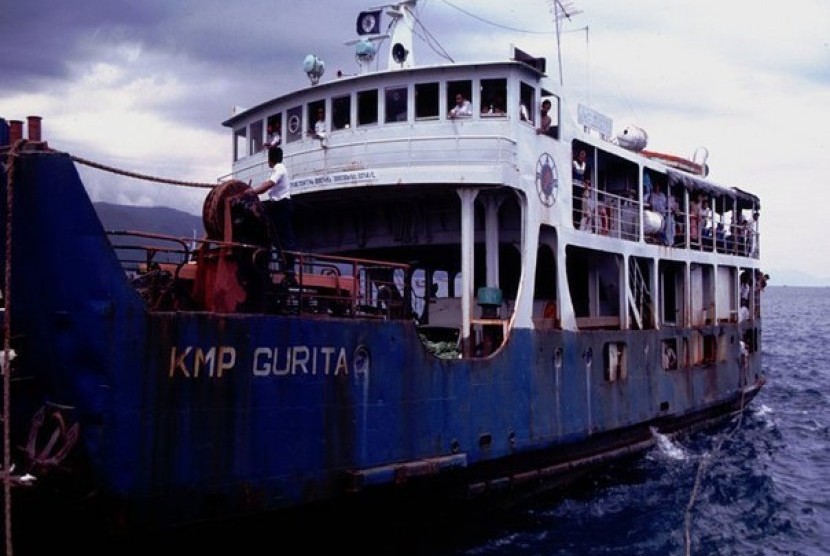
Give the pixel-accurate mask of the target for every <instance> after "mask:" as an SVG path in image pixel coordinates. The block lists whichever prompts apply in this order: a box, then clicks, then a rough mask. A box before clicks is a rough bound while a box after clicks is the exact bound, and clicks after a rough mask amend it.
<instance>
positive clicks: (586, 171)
mask: <svg viewBox="0 0 830 556" xmlns="http://www.w3.org/2000/svg"><path fill="white" fill-rule="evenodd" d="M573 180H574V197H573V199H574V225H575V226H576V227H577V228H578V229H579V230H583V231H587V232H590V233H595V234H602V235H609V236H611V237H621V238H623V239H628V240H632V241H636V240H638V239H639V219H640V210H639V203H638V201H637V193H636V191H631V190H629V191H628V192H627V193H626V194H625V195H615V194H612V193H609V192H606V191H600V190H596V189H595V188H594V187H593V184H592V181H593V180H592V175H591V168H590V165H589V164H588V162H587V153H586V151H585V150H579V151H578V152H577V154H576V156H575V157H574V159H573ZM682 207H683V203H682V202H681V199H680V197H678V196H677V195H675V194H669V195H667V194H666V193H665V192H664V191H663V187H662V186H661V184H660V183H657V182H654V183H653V182H652V179H651V176H650V175H649V173H648V172H646V173H644V175H643V208H644V209H645V213H644V214H645V220H646V223H645V239H646V242H648V243H658V244H663V245H667V246H673V247H685V246H686V234H685V229H686V214H685V212H684V211H683V209H682ZM716 219H719V220H720V221H717V222H716V221H715V220H716ZM723 220H724V217H723V215H721V214H718V213H714V212H713V211H712V209H711V207H710V206H709V198H708V197H707V196H706V194H705V193H704V192H703V191H695V192H692V194H691V195H690V203H689V219H688V229H689V237H688V241H689V247H691V248H695V249H704V250H710V251H711V250H717V251H719V252H723V253H732V254H738V255H749V256H756V255H757V231H756V222H757V212H754V213H753V217H752V219H749V218H746V217H745V216H744V214H743V213H742V212H741V211H738V213H737V217H736V218H735V220H734V222H732V223H731V224H724V222H723Z"/></svg>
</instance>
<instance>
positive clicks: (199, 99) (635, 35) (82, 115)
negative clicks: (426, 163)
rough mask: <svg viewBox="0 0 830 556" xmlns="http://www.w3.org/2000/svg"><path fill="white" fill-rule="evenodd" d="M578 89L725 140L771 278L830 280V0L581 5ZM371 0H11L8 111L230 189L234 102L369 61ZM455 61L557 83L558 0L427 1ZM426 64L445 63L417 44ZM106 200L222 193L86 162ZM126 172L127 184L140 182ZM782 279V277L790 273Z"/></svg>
mask: <svg viewBox="0 0 830 556" xmlns="http://www.w3.org/2000/svg"><path fill="white" fill-rule="evenodd" d="M564 4H565V5H566V6H569V7H570V8H571V9H570V11H571V17H570V18H569V19H566V20H564V21H563V23H562V27H561V31H562V32H561V34H560V40H559V46H560V48H559V50H560V51H561V55H562V56H561V59H562V75H563V82H564V89H565V95H566V96H567V97H568V98H570V99H571V102H574V104H575V102H576V101H579V102H582V103H584V104H590V105H591V106H592V107H593V108H594V109H596V110H598V111H600V112H602V113H603V114H606V115H608V116H609V117H611V118H612V119H613V121H614V130H615V132H617V131H619V130H621V129H622V128H624V127H625V126H626V125H636V126H639V127H641V128H643V129H645V130H646V131H647V133H648V137H649V143H648V146H647V148H648V149H649V150H656V151H662V152H670V153H674V154H678V155H685V156H689V157H691V156H692V154H693V153H694V151H695V150H696V149H697V148H698V147H701V146H702V147H705V148H706V149H707V150H708V152H709V158H708V163H709V166H710V168H711V172H710V175H709V177H710V178H711V179H712V180H714V181H716V182H717V183H720V184H722V185H730V186H736V187H740V188H741V189H744V190H747V191H750V192H752V193H755V194H757V195H758V196H760V198H761V203H762V211H761V255H762V261H763V264H764V266H765V269H768V272H769V273H770V274H771V276H772V280H771V282H770V283H771V284H772V285H828V286H830V248H828V247H830V239H828V233H827V232H826V231H825V228H827V226H826V225H825V221H824V216H825V215H829V214H830V187H828V185H830V184H828V176H830V2H827V1H826V0H789V1H788V2H772V1H770V0H752V1H749V0H727V1H723V0H718V1H715V0H694V1H693V0H636V1H629V2H611V1H608V0H605V1H602V0H568V1H565V2H564ZM379 5H380V4H376V3H370V2H366V1H356V0H338V1H336V2H335V1H331V2H304V3H303V2H289V1H286V0H271V1H265V0H237V1H235V2H224V1H222V2H220V1H216V0H198V1H197V0H177V1H176V2H171V1H169V0H141V1H140V2H136V1H130V2H126V1H122V0H74V1H73V2H54V1H52V0H49V1H47V0H27V1H25V2H11V1H10V0H6V1H4V2H3V4H2V7H0V46H1V47H2V52H3V53H4V54H3V57H2V61H0V117H3V118H5V119H6V120H24V121H25V119H26V117H27V116H29V115H39V116H41V117H42V118H43V121H42V128H43V138H44V139H45V140H47V141H48V142H49V145H50V146H51V147H52V148H55V149H58V150H62V151H66V152H69V153H71V154H73V155H75V156H78V157H81V158H85V159H89V160H93V161H95V162H99V163H101V164H105V165H108V166H114V167H117V168H121V169H124V170H128V171H131V172H136V173H140V174H146V175H150V176H157V177H162V178H168V179H174V180H182V181H194V182H207V183H215V182H216V180H217V179H218V178H219V177H221V176H225V175H227V174H228V173H229V171H230V167H231V146H232V141H231V131H230V130H229V129H227V128H224V127H222V125H221V122H223V121H225V120H226V119H227V118H228V117H230V116H231V115H232V113H233V110H234V107H235V106H237V107H251V106H255V105H257V104H260V103H262V102H264V101H266V100H268V99H270V98H273V97H274V96H277V95H281V94H284V93H286V92H288V91H290V90H291V89H293V88H296V87H301V86H306V85H307V84H308V80H307V77H306V75H305V74H304V72H303V71H302V62H303V59H304V58H305V56H306V55H308V54H315V55H317V56H318V57H319V58H321V59H323V61H324V62H325V64H326V73H325V74H324V75H323V78H322V80H323V81H325V80H328V79H335V78H336V77H335V75H336V72H337V70H341V71H343V72H344V73H355V72H356V71H357V65H356V63H355V60H354V55H353V47H351V46H346V44H345V43H346V42H348V41H350V40H353V39H354V38H355V37H356V31H355V22H356V18H357V14H358V13H359V12H360V11H362V10H366V9H369V8H372V7H375V6H379ZM418 18H419V21H420V22H421V23H422V24H423V25H424V27H425V28H426V29H427V30H428V31H429V34H430V35H431V36H432V37H433V38H434V39H435V41H437V43H438V44H440V46H441V47H442V48H443V50H444V51H446V53H448V54H449V56H450V57H451V58H452V59H453V60H455V61H456V62H469V61H492V60H505V59H507V58H508V57H509V54H510V49H511V45H515V46H517V47H519V48H521V49H522V50H524V51H526V52H529V53H530V54H532V55H535V56H545V57H546V58H547V59H548V66H547V67H548V73H549V75H551V76H552V77H554V78H558V74H559V70H558V65H557V62H556V60H557V41H556V34H555V25H554V22H553V15H552V4H551V0H511V1H509V2H506V1H504V0H490V1H487V0H420V1H419V2H418ZM414 50H415V60H416V63H418V64H419V65H424V64H434V63H439V62H442V61H444V60H443V59H442V58H441V57H440V56H439V55H438V54H437V53H436V52H434V51H433V50H432V49H430V48H429V45H428V44H427V43H426V42H424V41H422V40H418V39H416V43H415V48H414ZM79 171H81V173H82V176H83V177H84V180H85V182H86V185H87V189H88V191H89V193H90V196H91V197H92V198H93V200H94V201H106V202H114V203H122V204H134V205H165V206H172V207H174V208H180V209H182V210H187V211H189V212H192V213H194V214H200V213H201V207H202V203H203V201H204V197H205V195H206V190H202V189H194V188H171V187H169V186H163V185H148V184H144V183H142V182H139V181H137V180H131V179H129V178H122V177H115V176H113V175H111V174H106V173H102V172H100V171H93V170H87V169H86V168H85V167H79ZM124 181H128V182H129V187H126V188H125V187H122V185H123V183H122V182H124ZM776 276H778V278H779V279H778V280H776Z"/></svg>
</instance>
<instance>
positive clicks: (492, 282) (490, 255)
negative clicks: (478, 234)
mask: <svg viewBox="0 0 830 556" xmlns="http://www.w3.org/2000/svg"><path fill="white" fill-rule="evenodd" d="M503 202H504V197H496V196H494V195H487V196H486V197H484V198H483V203H484V241H485V253H486V261H485V262H486V268H487V286H489V287H491V288H498V287H499V283H500V281H499V208H500V207H501V205H502V203H503Z"/></svg>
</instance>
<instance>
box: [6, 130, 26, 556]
mask: <svg viewBox="0 0 830 556" xmlns="http://www.w3.org/2000/svg"><path fill="white" fill-rule="evenodd" d="M24 142H25V141H24V140H23V139H19V140H18V141H17V142H16V143H15V144H14V145H12V148H11V149H10V150H9V152H8V157H7V159H6V160H7V161H8V168H9V169H8V173H7V174H6V260H5V263H6V269H5V273H4V276H3V278H4V280H5V286H4V288H3V303H4V306H5V314H4V315H3V317H4V318H3V369H2V371H3V509H4V511H5V522H4V525H5V531H6V533H5V539H4V540H5V545H6V556H12V554H13V553H14V551H13V548H12V490H11V485H12V476H11V462H12V456H11V426H10V423H9V419H10V413H11V412H10V410H9V406H10V391H9V390H10V388H11V377H10V375H11V357H10V355H11V329H12V328H11V320H12V315H11V306H12V296H11V283H12V212H13V211H12V206H13V203H14V187H13V185H14V169H15V166H16V165H15V161H16V158H17V150H18V148H19V147H20V146H21V145H22V144H23V143H24Z"/></svg>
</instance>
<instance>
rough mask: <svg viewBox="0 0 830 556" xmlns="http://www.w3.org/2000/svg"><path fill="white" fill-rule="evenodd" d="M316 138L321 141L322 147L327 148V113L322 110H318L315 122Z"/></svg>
mask: <svg viewBox="0 0 830 556" xmlns="http://www.w3.org/2000/svg"><path fill="white" fill-rule="evenodd" d="M314 137H316V138H317V139H319V140H320V146H321V147H323V148H326V147H327V146H328V143H327V142H326V139H327V137H328V135H327V133H326V111H325V110H323V109H322V108H320V109H318V110H317V121H316V122H314Z"/></svg>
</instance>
